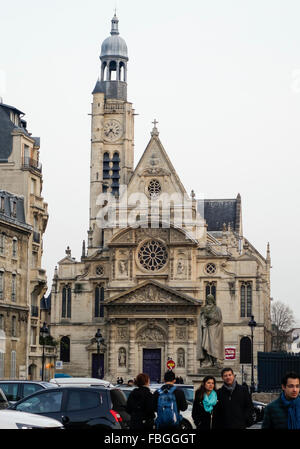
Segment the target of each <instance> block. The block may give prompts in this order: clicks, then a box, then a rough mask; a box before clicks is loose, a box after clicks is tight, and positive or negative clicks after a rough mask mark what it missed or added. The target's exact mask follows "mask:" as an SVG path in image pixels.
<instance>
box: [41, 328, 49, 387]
mask: <svg viewBox="0 0 300 449" xmlns="http://www.w3.org/2000/svg"><path fill="white" fill-rule="evenodd" d="M48 335H49V329H48V327H47V325H46V323H45V322H44V324H43V327H41V329H40V336H41V337H42V339H43V340H42V344H43V357H42V380H44V365H45V338H46V337H47V336H48Z"/></svg>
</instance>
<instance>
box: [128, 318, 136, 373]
mask: <svg viewBox="0 0 300 449" xmlns="http://www.w3.org/2000/svg"><path fill="white" fill-rule="evenodd" d="M128 321H129V351H128V352H129V353H128V373H129V376H130V377H132V378H134V377H135V376H136V375H137V372H136V366H135V359H136V357H135V356H136V351H137V349H136V346H135V319H129V320H128Z"/></svg>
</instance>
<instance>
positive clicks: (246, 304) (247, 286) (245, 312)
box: [241, 282, 252, 317]
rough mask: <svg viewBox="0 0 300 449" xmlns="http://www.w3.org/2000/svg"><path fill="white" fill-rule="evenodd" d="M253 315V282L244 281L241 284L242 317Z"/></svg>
mask: <svg viewBox="0 0 300 449" xmlns="http://www.w3.org/2000/svg"><path fill="white" fill-rule="evenodd" d="M251 315H252V284H251V282H243V283H242V284H241V317H251Z"/></svg>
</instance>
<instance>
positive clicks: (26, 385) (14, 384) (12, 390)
mask: <svg viewBox="0 0 300 449" xmlns="http://www.w3.org/2000/svg"><path fill="white" fill-rule="evenodd" d="M53 387H54V385H53V384H51V383H50V382H43V381H38V380H0V388H1V389H2V391H3V393H4V394H5V396H6V398H7V400H8V402H9V403H10V404H15V403H16V402H17V401H19V400H20V399H23V398H25V397H27V396H29V395H31V394H33V393H35V392H36V391H40V390H44V389H46V388H53Z"/></svg>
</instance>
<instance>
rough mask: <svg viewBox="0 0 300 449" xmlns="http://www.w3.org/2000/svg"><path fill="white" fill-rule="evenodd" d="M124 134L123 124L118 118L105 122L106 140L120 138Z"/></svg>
mask: <svg viewBox="0 0 300 449" xmlns="http://www.w3.org/2000/svg"><path fill="white" fill-rule="evenodd" d="M121 135H122V126H121V123H120V122H118V120H114V119H111V120H108V121H107V122H105V123H104V138H105V140H110V141H114V140H118V139H119V138H120V137H121Z"/></svg>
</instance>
